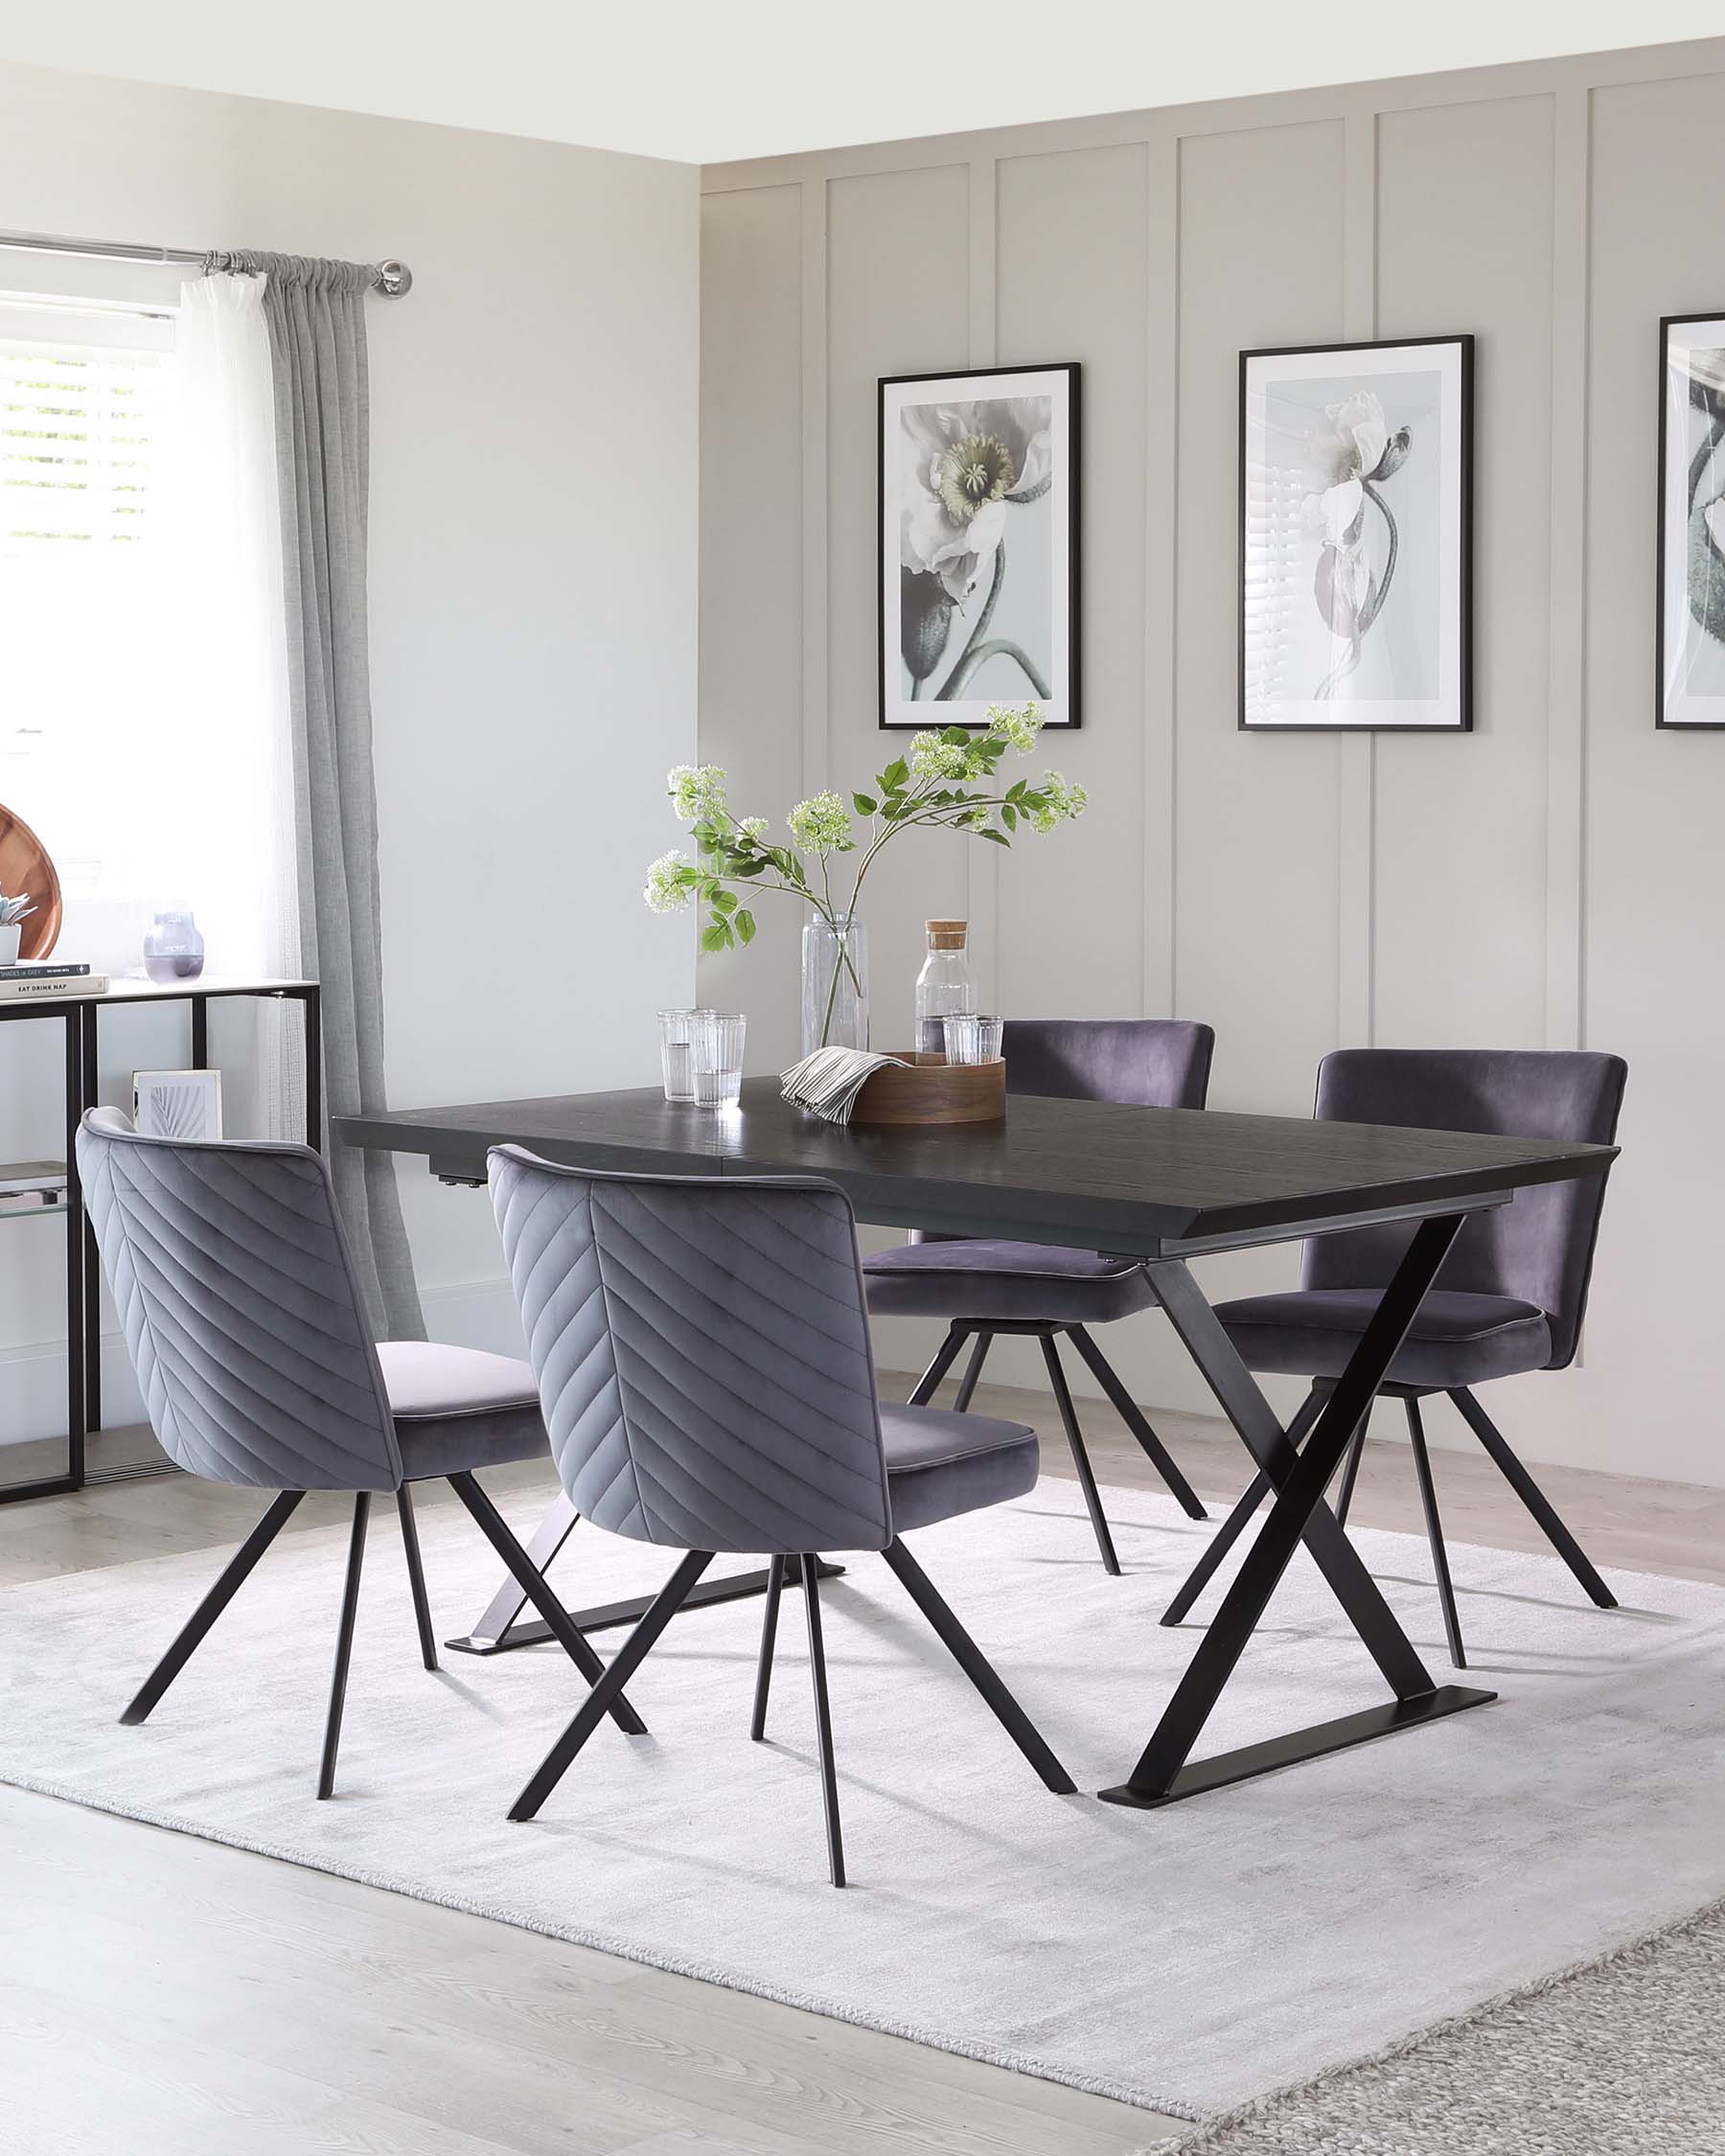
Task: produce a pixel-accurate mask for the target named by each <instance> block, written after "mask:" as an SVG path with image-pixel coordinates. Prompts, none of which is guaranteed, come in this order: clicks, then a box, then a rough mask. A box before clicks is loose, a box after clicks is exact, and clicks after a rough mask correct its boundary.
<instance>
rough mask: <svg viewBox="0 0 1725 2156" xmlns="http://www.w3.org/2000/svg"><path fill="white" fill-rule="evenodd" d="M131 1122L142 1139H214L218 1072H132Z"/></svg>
mask: <svg viewBox="0 0 1725 2156" xmlns="http://www.w3.org/2000/svg"><path fill="white" fill-rule="evenodd" d="M132 1121H133V1122H134V1123H135V1124H136V1126H137V1128H138V1129H139V1130H140V1131H141V1132H142V1133H143V1135H145V1136H146V1137H171V1138H190V1139H204V1138H219V1136H220V1135H221V1073H220V1071H219V1070H134V1071H133V1072H132Z"/></svg>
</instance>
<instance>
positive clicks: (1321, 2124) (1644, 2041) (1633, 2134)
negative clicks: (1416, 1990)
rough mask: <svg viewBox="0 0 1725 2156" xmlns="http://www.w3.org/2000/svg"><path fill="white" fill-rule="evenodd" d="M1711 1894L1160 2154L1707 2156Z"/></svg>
mask: <svg viewBox="0 0 1725 2156" xmlns="http://www.w3.org/2000/svg"><path fill="white" fill-rule="evenodd" d="M1722 1995H1725V1903H1715V1904H1714V1907H1713V1908H1711V1909H1706V1910H1703V1911H1702V1912H1701V1914H1700V1915H1698V1916H1694V1917H1691V1919H1690V1921H1689V1922H1688V1923H1685V1924H1678V1925H1675V1926H1672V1927H1671V1928H1670V1929H1668V1930H1667V1931H1664V1932H1661V1933H1657V1934H1655V1935H1654V1937H1652V1938H1647V1939H1643V1940H1639V1941H1638V1942H1637V1943H1636V1944H1635V1945H1633V1946H1627V1947H1623V1948H1622V1949H1620V1950H1619V1952H1617V1953H1616V1954H1612V1955H1608V1956H1606V1957H1604V1958H1603V1959H1601V1960H1599V1961H1593V1962H1590V1963H1588V1964H1587V1965H1586V1966H1585V1967H1583V1968H1579V1969H1573V1970H1569V1971H1566V1972H1565V1973H1564V1974H1563V1975H1562V1976H1559V1977H1554V1978H1553V1979H1551V1980H1550V1981H1548V1982H1547V1983H1545V1984H1537V1985H1534V1986H1531V1987H1530V1988H1529V1989H1527V1990H1524V1991H1521V1992H1518V1993H1517V1994H1515V1995H1514V1996H1513V1997H1512V1998H1509V1999H1504V2000H1499V2001H1496V2002H1494V2003H1493V2004H1491V2005H1489V2006H1486V2007H1481V2008H1480V2009H1479V2010H1478V2011H1477V2012H1475V2013H1472V2014H1467V2015H1464V2016H1462V2017H1461V2018H1460V2019H1458V2020H1454V2021H1449V2022H1446V2023H1444V2024H1443V2025H1442V2026H1441V2027H1440V2028H1438V2029H1434V2030H1428V2031H1427V2032H1426V2033H1425V2034H1423V2035H1421V2036H1417V2037H1415V2038H1414V2039H1413V2040H1412V2041H1411V2042H1409V2043H1407V2044H1401V2045H1397V2046H1396V2047H1395V2048H1394V2049H1393V2050H1392V2051H1391V2052H1389V2053H1386V2054H1385V2055H1384V2056H1383V2057H1381V2058H1377V2059H1373V2060H1371V2061H1370V2062H1369V2063H1368V2064H1367V2065H1364V2066H1356V2067H1349V2068H1344V2069H1343V2070H1342V2071H1341V2072H1339V2073H1336V2074H1329V2075H1325V2076H1322V2078H1320V2079H1319V2080H1316V2081H1312V2082H1308V2083H1307V2084H1306V2086H1305V2087H1304V2088H1300V2089H1294V2090H1290V2091H1289V2092H1288V2093H1287V2094H1285V2095H1283V2096H1279V2097H1274V2098H1272V2099H1270V2100H1269V2101H1268V2102H1265V2103H1261V2104H1253V2105H1251V2106H1250V2107H1249V2108H1247V2109H1246V2110H1245V2111H1244V2112H1242V2113H1239V2114H1236V2115H1235V2116H1233V2117H1231V2118H1229V2119H1226V2120H1222V2121H1220V2122H1217V2123H1216V2124H1215V2125H1214V2126H1213V2127H1212V2128H1210V2129H1208V2130H1206V2131H1203V2132H1200V2133H1198V2134H1196V2135H1194V2136H1193V2137H1191V2138H1190V2139H1189V2140H1184V2141H1181V2142H1179V2143H1176V2144H1174V2145H1171V2146H1170V2147H1169V2148H1168V2156H1311V2151H1312V2150H1314V2149H1320V2148H1321V2149H1322V2150H1323V2151H1324V2152H1325V2156H1624V2152H1625V2151H1626V2150H1634V2151H1637V2152H1638V2156H1643V2152H1645V2156H1653V2152H1656V2151H1670V2152H1671V2156H1679V2152H1680V2156H1721V2152H1725V2046H1721V2044H1720V2042H1719V2001H1720V1998H1721V1996H1722Z"/></svg>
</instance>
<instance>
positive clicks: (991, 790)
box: [645, 703, 1089, 1034]
mask: <svg viewBox="0 0 1725 2156" xmlns="http://www.w3.org/2000/svg"><path fill="white" fill-rule="evenodd" d="M1041 730H1042V714H1041V712H1040V711H1039V710H1038V709H1037V707H1036V705H1035V704H1033V703H1028V704H1025V705H1023V707H1022V708H1015V707H1014V706H1012V705H1010V704H1006V705H1002V704H990V705H989V707H988V730H987V731H986V732H985V733H982V734H973V733H970V732H967V730H966V729H965V728H964V727H962V726H946V727H942V728H939V729H937V730H931V731H930V732H927V733H919V734H917V735H915V736H914V737H913V739H912V741H911V744H910V754H909V756H908V758H906V757H903V756H900V757H897V758H895V759H894V760H893V762H892V763H890V764H888V765H887V767H886V768H885V770H884V771H881V772H879V773H877V775H876V777H875V780H874V791H873V792H870V793H861V792H859V793H853V794H852V795H851V806H850V808H848V809H847V808H846V806H845V804H844V802H843V800H842V799H841V798H840V796H839V794H837V793H834V792H831V791H826V792H822V793H816V795H814V797H813V798H812V799H810V800H807V801H799V802H798V803H797V804H796V806H795V807H794V808H793V810H792V811H791V813H790V814H789V815H788V816H787V818H786V819H785V820H786V823H787V825H788V827H789V830H790V834H791V843H790V844H789V845H777V844H774V843H773V842H772V841H771V840H770V838H769V837H768V828H769V827H768V823H767V819H766V818H765V817H764V816H745V817H743V818H742V819H741V820H739V819H738V818H737V817H736V816H734V815H733V814H731V811H730V808H729V806H728V804H727V803H726V801H725V798H724V771H723V770H722V769H721V768H719V766H718V765H716V764H701V765H693V766H692V765H688V764H679V765H678V767H677V768H676V769H675V770H673V771H672V772H671V773H670V776H669V778H668V780H667V782H666V783H667V790H668V791H669V793H670V796H671V800H672V802H673V804H674V806H675V808H676V811H677V814H678V818H679V819H680V820H681V821H682V822H684V823H686V824H687V825H688V826H689V830H690V837H692V838H693V839H694V842H695V848H696V858H695V859H693V860H691V859H690V858H689V856H688V855H686V854H684V853H682V852H681V851H679V850H678V848H676V847H673V848H672V850H671V851H670V852H669V853H666V854H661V855H660V856H659V858H658V860H655V862H654V863H653V864H652V866H651V867H650V868H649V869H648V871H647V888H646V893H645V896H646V900H647V903H648V905H649V906H652V907H653V909H654V911H655V912H656V913H672V912H678V911H680V910H681V909H682V908H683V907H684V906H688V905H689V904H690V903H691V902H698V903H699V904H701V906H704V907H705V908H706V909H707V919H706V923H705V926H704V927H703V928H702V929H701V949H702V950H703V951H732V950H735V948H736V947H737V945H738V944H740V943H742V944H747V943H752V942H753V941H754V934H755V918H754V913H753V911H752V909H751V908H750V906H748V905H747V903H746V902H747V899H748V898H750V897H752V895H753V893H754V892H755V891H778V892H781V893H783V894H784V895H785V896H786V897H788V898H793V899H799V900H801V901H802V902H803V903H804V904H806V905H808V906H812V907H813V908H814V910H815V912H816V913H817V914H818V915H819V917H820V918H821V919H822V920H823V921H824V922H826V924H827V926H828V928H829V929H831V930H832V932H833V935H834V937H835V939H836V941H837V943H838V947H839V956H840V960H841V963H842V965H843V967H844V970H845V971H846V972H848V973H849V974H850V976H851V979H852V980H853V982H856V983H857V986H858V989H859V993H860V992H861V985H862V984H861V983H860V982H857V975H856V970H855V967H854V965H853V964H852V960H851V955H850V952H849V948H848V940H847V938H846V936H845V934H844V930H843V928H842V927H841V925H840V924H841V923H843V922H845V921H847V920H848V919H849V918H850V917H851V916H853V915H854V914H855V913H856V911H857V908H858V904H859V901H860V899H861V896H862V884H863V881H864V879H865V878H866V877H867V875H868V872H869V870H870V869H871V868H872V867H873V865H874V863H875V861H876V860H877V859H878V858H879V856H880V854H881V851H882V849H883V848H884V847H885V845H887V844H888V842H889V841H890V840H891V839H892V838H893V837H895V836H896V835H897V834H898V833H899V832H901V831H908V830H910V829H912V828H913V827H914V826H917V825H922V826H925V827H927V826H931V825H934V826H940V827H943V828H945V829H947V830H949V831H962V832H966V833H968V834H969V835H970V836H971V837H977V838H985V839H987V840H989V841H990V842H991V843H992V844H994V845H997V846H1010V845H1011V843H1012V841H1013V837H1014V835H1015V834H1016V833H1018V832H1020V831H1022V830H1023V829H1026V828H1027V829H1029V830H1032V831H1038V832H1044V831H1052V830H1053V829H1054V828H1055V827H1056V826H1057V825H1058V824H1061V823H1065V822H1069V821H1070V820H1071V819H1072V818H1074V817H1076V816H1080V815H1082V814H1084V811H1085V808H1086V807H1087V805H1088V802H1089V795H1088V794H1087V793H1086V791H1085V790H1084V788H1083V787H1081V786H1074V785H1070V784H1069V783H1068V781H1067V780H1065V779H1064V778H1062V777H1061V775H1060V773H1059V772H1058V771H1044V772H1043V773H1042V774H1041V776H1040V777H1039V778H1037V779H1035V780H1034V781H1032V780H1030V779H1018V780H1015V781H1014V782H1013V784H1012V785H1010V786H1005V787H1002V786H1000V782H999V777H998V773H997V767H998V765H999V764H1000V760H1001V758H1002V757H1003V756H1004V755H1005V754H1006V752H1007V751H1008V749H1012V750H1016V751H1017V752H1018V753H1019V754H1020V755H1024V756H1027V755H1029V754H1030V753H1031V752H1032V750H1034V748H1035V746H1036V741H1037V736H1038V734H1039V733H1040V732H1041ZM852 811H854V812H855V814H856V815H857V816H860V817H862V818H863V819H865V822H866V830H865V832H864V833H863V835H862V837H859V835H858V832H857V828H856V826H855V824H854V823H853V821H852ZM840 854H860V855H861V857H862V858H861V859H860V860H859V861H858V863H857V872H856V874H855V876H854V877H853V878H852V879H851V883H850V891H849V895H848V896H847V897H844V898H842V899H840V898H837V897H835V895H834V891H833V880H832V867H831V863H832V860H833V857H835V856H837V855H840ZM811 860H813V861H815V862H816V863H817V864H818V885H816V882H815V881H814V880H813V879H812V878H811V874H810V865H809V864H810V861H811ZM838 985H839V968H838V967H835V968H834V973H833V996H836V995H837V993H838ZM831 1015H832V998H831V997H829V998H828V1014H827V1016H828V1021H829V1022H830V1021H831ZM822 1030H823V1034H824V1031H825V1028H824V1027H823V1029H822Z"/></svg>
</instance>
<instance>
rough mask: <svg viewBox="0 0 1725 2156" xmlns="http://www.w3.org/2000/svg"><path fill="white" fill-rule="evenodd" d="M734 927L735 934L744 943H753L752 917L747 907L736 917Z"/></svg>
mask: <svg viewBox="0 0 1725 2156" xmlns="http://www.w3.org/2000/svg"><path fill="white" fill-rule="evenodd" d="M735 926H736V930H737V933H738V934H739V935H740V936H741V937H742V938H743V941H744V942H745V943H753V941H754V915H753V914H752V913H751V912H750V911H749V910H748V908H747V906H745V907H744V908H743V910H742V912H741V913H739V914H738V915H737V918H736V923H735Z"/></svg>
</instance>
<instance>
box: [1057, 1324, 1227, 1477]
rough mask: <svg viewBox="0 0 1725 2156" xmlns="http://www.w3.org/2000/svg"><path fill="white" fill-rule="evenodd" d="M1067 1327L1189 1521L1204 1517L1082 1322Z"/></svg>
mask: <svg viewBox="0 0 1725 2156" xmlns="http://www.w3.org/2000/svg"><path fill="white" fill-rule="evenodd" d="M1067 1330H1068V1331H1069V1333H1070V1335H1071V1340H1072V1345H1073V1346H1074V1347H1075V1348H1076V1349H1077V1350H1078V1352H1079V1354H1080V1355H1082V1356H1083V1357H1084V1360H1085V1361H1086V1362H1087V1363H1088V1364H1089V1365H1090V1366H1091V1374H1092V1376H1093V1377H1094V1378H1095V1380H1096V1383H1097V1384H1098V1385H1099V1386H1100V1387H1101V1388H1102V1389H1103V1391H1104V1392H1106V1393H1107V1395H1108V1397H1109V1399H1110V1401H1111V1402H1112V1403H1113V1406H1114V1411H1115V1414H1117V1415H1118V1416H1119V1418H1120V1420H1121V1421H1122V1422H1123V1423H1124V1424H1125V1425H1126V1427H1127V1429H1128V1430H1130V1431H1131V1433H1132V1434H1133V1435H1134V1436H1135V1437H1136V1438H1137V1439H1138V1445H1139V1447H1140V1448H1141V1450H1142V1451H1143V1454H1144V1456H1145V1457H1146V1458H1147V1459H1148V1460H1149V1462H1150V1464H1151V1466H1152V1467H1154V1468H1155V1470H1156V1472H1157V1473H1158V1474H1159V1475H1160V1476H1161V1479H1162V1480H1163V1481H1164V1482H1165V1483H1166V1484H1167V1485H1168V1488H1169V1489H1170V1490H1171V1491H1172V1492H1173V1494H1174V1496H1175V1497H1176V1498H1178V1499H1179V1501H1180V1503H1181V1505H1182V1507H1183V1509H1184V1512H1185V1514H1186V1517H1187V1518H1188V1519H1190V1520H1207V1519H1208V1518H1209V1514H1208V1513H1207V1512H1206V1510H1205V1509H1204V1503H1203V1501H1202V1500H1201V1499H1200V1497H1199V1495H1198V1493H1197V1491H1196V1490H1195V1489H1193V1487H1192V1485H1191V1484H1190V1483H1189V1482H1188V1481H1187V1480H1186V1479H1185V1477H1184V1475H1183V1474H1182V1473H1181V1472H1180V1469H1179V1468H1178V1467H1177V1466H1176V1465H1175V1462H1174V1457H1173V1455H1172V1454H1171V1453H1170V1452H1169V1451H1168V1448H1167V1447H1166V1445H1164V1444H1163V1443H1162V1441H1161V1438H1160V1437H1159V1436H1158V1435H1157V1434H1156V1433H1155V1431H1154V1430H1152V1429H1151V1427H1150V1425H1149V1423H1148V1421H1147V1420H1146V1419H1145V1416H1144V1411H1143V1410H1142V1409H1141V1408H1140V1407H1139V1406H1138V1402H1137V1401H1136V1400H1135V1399H1134V1398H1133V1397H1132V1395H1131V1393H1130V1392H1128V1391H1127V1389H1126V1388H1125V1386H1124V1385H1122V1384H1121V1382H1120V1376H1119V1372H1118V1371H1117V1370H1116V1369H1115V1366H1114V1365H1113V1364H1112V1363H1111V1362H1110V1361H1109V1360H1108V1357H1107V1356H1106V1355H1104V1354H1103V1352H1102V1350H1101V1349H1100V1348H1099V1347H1098V1346H1097V1345H1096V1343H1095V1342H1094V1341H1093V1340H1092V1338H1091V1337H1090V1335H1089V1333H1087V1332H1086V1331H1085V1329H1084V1327H1083V1326H1082V1325H1069V1327H1068V1328H1067Z"/></svg>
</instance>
